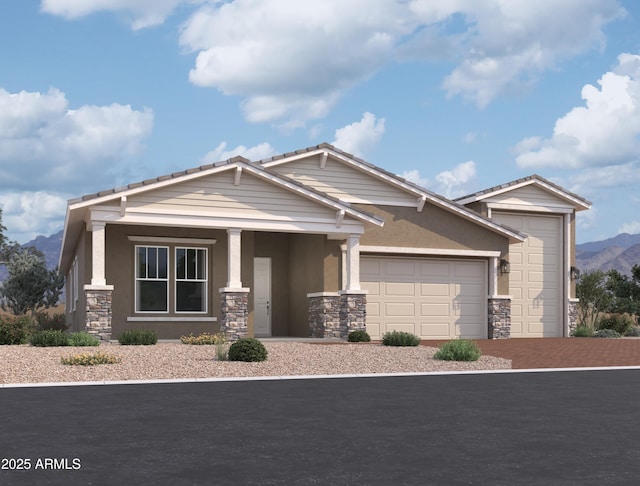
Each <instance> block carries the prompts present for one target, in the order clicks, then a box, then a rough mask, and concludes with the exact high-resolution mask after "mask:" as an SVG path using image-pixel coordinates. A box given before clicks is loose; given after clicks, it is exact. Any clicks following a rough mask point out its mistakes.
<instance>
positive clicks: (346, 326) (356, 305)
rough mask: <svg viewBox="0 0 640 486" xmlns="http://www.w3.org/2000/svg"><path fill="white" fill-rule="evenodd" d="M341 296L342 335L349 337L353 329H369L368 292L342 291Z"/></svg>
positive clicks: (339, 293)
mask: <svg viewBox="0 0 640 486" xmlns="http://www.w3.org/2000/svg"><path fill="white" fill-rule="evenodd" d="M338 295H339V296H340V337H347V336H348V335H349V333H350V332H351V331H366V330H367V292H366V291H346V290H344V291H341V292H338Z"/></svg>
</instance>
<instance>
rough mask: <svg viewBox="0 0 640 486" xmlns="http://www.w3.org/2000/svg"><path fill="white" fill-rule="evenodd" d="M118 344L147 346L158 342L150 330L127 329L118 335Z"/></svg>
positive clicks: (155, 335) (153, 332) (156, 336)
mask: <svg viewBox="0 0 640 486" xmlns="http://www.w3.org/2000/svg"><path fill="white" fill-rule="evenodd" d="M118 342H119V343H120V344H122V345H138V344H140V345H143V346H148V345H150V344H156V343H157V342H158V335H157V334H156V333H155V331H151V330H150V329H129V330H128V331H125V332H123V333H122V334H121V335H120V337H119V338H118Z"/></svg>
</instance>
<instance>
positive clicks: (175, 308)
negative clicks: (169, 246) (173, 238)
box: [173, 245, 209, 315]
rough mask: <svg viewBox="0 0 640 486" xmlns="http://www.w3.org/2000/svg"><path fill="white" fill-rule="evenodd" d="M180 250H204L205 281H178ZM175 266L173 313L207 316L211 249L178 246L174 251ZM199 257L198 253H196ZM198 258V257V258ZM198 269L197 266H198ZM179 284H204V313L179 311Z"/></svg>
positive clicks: (182, 279) (187, 279)
mask: <svg viewBox="0 0 640 486" xmlns="http://www.w3.org/2000/svg"><path fill="white" fill-rule="evenodd" d="M178 250H185V251H187V250H196V251H197V250H203V251H204V255H205V260H204V279H189V278H181V279H178ZM173 254H174V257H175V258H174V260H175V264H174V267H173V313H174V314H176V315H177V314H180V315H184V314H207V313H208V312H209V248H207V247H201V246H185V245H183V246H178V245H176V246H175V247H174V249H173ZM196 255H197V253H196ZM196 257H197V256H196ZM196 268H197V265H196ZM178 282H198V283H203V284H204V292H203V295H204V310H202V311H191V310H190V311H180V310H178Z"/></svg>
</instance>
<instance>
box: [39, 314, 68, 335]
mask: <svg viewBox="0 0 640 486" xmlns="http://www.w3.org/2000/svg"><path fill="white" fill-rule="evenodd" d="M33 317H34V318H35V321H36V324H37V326H38V329H39V330H40V331H44V330H46V329H57V330H59V331H66V330H67V329H68V328H69V325H68V324H67V316H65V314H64V312H56V313H55V314H49V313H48V312H44V311H40V312H34V313H33Z"/></svg>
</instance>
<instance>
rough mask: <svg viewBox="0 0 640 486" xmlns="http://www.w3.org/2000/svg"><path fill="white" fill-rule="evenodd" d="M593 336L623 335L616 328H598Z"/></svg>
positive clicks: (617, 336) (609, 336)
mask: <svg viewBox="0 0 640 486" xmlns="http://www.w3.org/2000/svg"><path fill="white" fill-rule="evenodd" d="M593 337H597V338H619V337H622V334H620V333H619V332H618V331H616V330H614V329H598V330H597V331H596V332H594V333H593Z"/></svg>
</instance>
